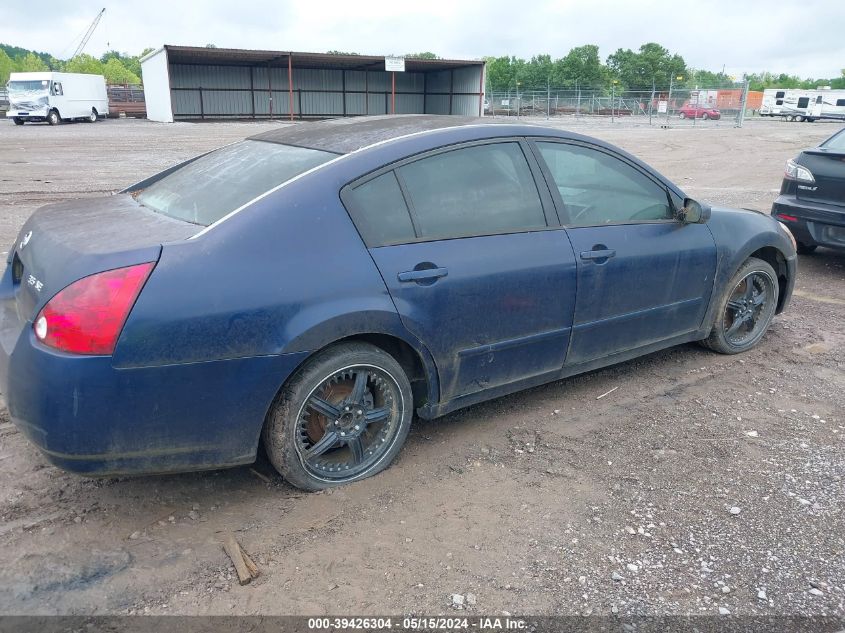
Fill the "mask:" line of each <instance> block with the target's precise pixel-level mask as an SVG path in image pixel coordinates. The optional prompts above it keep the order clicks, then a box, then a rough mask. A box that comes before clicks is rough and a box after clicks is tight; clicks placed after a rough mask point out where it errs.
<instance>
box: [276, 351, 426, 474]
mask: <svg viewBox="0 0 845 633" xmlns="http://www.w3.org/2000/svg"><path fill="white" fill-rule="evenodd" d="M413 412H414V406H413V395H412V392H411V385H410V383H409V382H408V378H407V376H406V375H405V372H404V371H403V369H402V367H401V365H399V363H398V362H396V360H395V359H394V358H393V357H392V356H390V354H388V353H387V352H385V351H383V350H381V349H379V348H378V347H375V346H373V345H368V344H365V343H342V344H339V345H335V346H333V347H329V348H327V349H325V350H323V351H322V352H319V353H318V354H316V355H315V356H314V357H313V358H311V359H310V360H308V361H307V362H306V363H305V365H303V367H302V368H300V369H299V370H298V371H297V372H296V374H294V376H293V377H292V378H291V379H290V380H289V381H288V382H287V384H286V385H285V386H284V387H283V388H282V390H281V391H280V392H279V395H278V396H277V397H276V400H275V402H274V403H273V405H272V407H271V408H270V411H269V413H268V415H267V420H266V421H265V424H264V429H263V431H262V441H263V444H264V448H265V450H266V451H267V456H268V457H269V458H270V462H271V463H272V464H273V466H274V467H275V468H276V470H278V471H279V473H281V475H282V476H283V477H284V478H285V479H286V480H287V481H288V482H289V483H291V484H292V485H294V486H296V487H298V488H302V489H304V490H323V489H325V488H331V487H334V486H339V485H342V484H346V483H349V482H352V481H357V480H359V479H364V478H366V477H370V476H372V475H375V474H376V473H378V472H381V471H382V470H384V469H385V468H387V467H388V466H389V465H390V463H391V462H392V461H393V459H394V458H395V457H396V455H397V454H398V453H399V451H400V449H401V448H402V445H403V444H404V443H405V439H406V438H407V436H408V431H409V429H410V427H411V419H412V417H413Z"/></svg>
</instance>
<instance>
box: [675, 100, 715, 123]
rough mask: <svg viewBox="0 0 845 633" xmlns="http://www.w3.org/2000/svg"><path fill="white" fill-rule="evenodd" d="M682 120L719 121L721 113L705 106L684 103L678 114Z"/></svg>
mask: <svg viewBox="0 0 845 633" xmlns="http://www.w3.org/2000/svg"><path fill="white" fill-rule="evenodd" d="M678 116H680V117H681V118H682V119H704V120H705V121H706V120H707V119H721V118H722V113H721V112H719V111H718V110H717V109H716V108H711V107H710V106H706V105H692V104H691V103H685V104H684V107H682V108H681V109H680V112H679V114H678Z"/></svg>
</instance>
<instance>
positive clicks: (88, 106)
mask: <svg viewBox="0 0 845 633" xmlns="http://www.w3.org/2000/svg"><path fill="white" fill-rule="evenodd" d="M6 88H7V90H8V93H9V110H8V111H7V112H6V118H9V119H12V120H13V121H14V122H15V124H16V125H23V124H24V123H25V122H27V121H47V122H48V123H49V124H50V125H58V124H59V123H61V122H62V121H71V120H73V119H84V120H86V121H91V122H92V123H93V122H95V121H96V120H97V119H98V118H99V117H104V116H108V114H109V99H108V96H107V95H106V80H105V78H104V77H103V76H102V75H86V74H81V73H54V72H33V73H12V74H11V75H10V76H9V82H8V83H7V84H6Z"/></svg>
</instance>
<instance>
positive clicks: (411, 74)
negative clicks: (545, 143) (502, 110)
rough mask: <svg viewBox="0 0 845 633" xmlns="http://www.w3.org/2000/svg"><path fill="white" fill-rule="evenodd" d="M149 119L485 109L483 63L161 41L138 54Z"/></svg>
mask: <svg viewBox="0 0 845 633" xmlns="http://www.w3.org/2000/svg"><path fill="white" fill-rule="evenodd" d="M141 70H142V74H143V77H144V96H145V99H146V104H147V118H149V119H151V120H153V121H164V122H171V121H174V120H193V119H220V118H238V119H247V118H256V119H258V118H262V119H266V118H280V119H281V118H285V119H294V118H320V117H341V116H359V115H367V114H393V113H395V114H457V115H470V116H481V115H483V98H484V97H483V95H484V70H485V66H484V62H483V61H461V60H446V59H434V60H429V59H406V60H405V72H396V73H391V72H387V71H385V58H384V57H377V56H369V55H335V54H328V53H325V54H324V53H297V52H287V51H263V50H243V49H231V48H205V47H196V46H171V45H165V46H163V47H162V48H160V49H158V50H156V51H153V52H152V53H150V54H148V55H146V56H145V57H143V58H142V59H141Z"/></svg>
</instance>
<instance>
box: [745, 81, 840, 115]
mask: <svg viewBox="0 0 845 633" xmlns="http://www.w3.org/2000/svg"><path fill="white" fill-rule="evenodd" d="M760 115H761V116H779V117H783V118H785V119H786V120H787V121H810V122H813V121H815V120H816V119H841V120H845V90H799V89H791V88H789V89H787V88H767V89H766V90H764V91H763V104H762V106H761V107H760Z"/></svg>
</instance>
